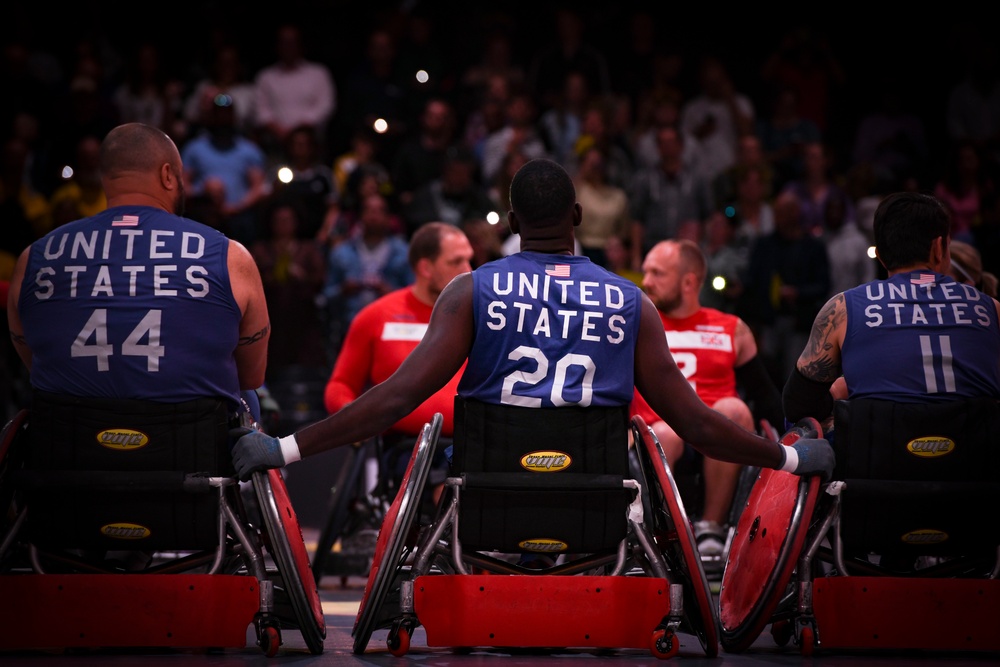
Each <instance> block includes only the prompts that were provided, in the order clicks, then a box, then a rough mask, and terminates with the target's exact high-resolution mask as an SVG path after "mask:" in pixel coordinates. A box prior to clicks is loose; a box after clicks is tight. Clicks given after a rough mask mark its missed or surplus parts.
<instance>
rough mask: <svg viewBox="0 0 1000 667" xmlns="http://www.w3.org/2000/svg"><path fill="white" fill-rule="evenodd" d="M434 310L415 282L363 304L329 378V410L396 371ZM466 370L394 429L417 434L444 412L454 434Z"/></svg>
mask: <svg viewBox="0 0 1000 667" xmlns="http://www.w3.org/2000/svg"><path fill="white" fill-rule="evenodd" d="M431 310H432V308H431V306H428V305H427V304H425V303H422V302H421V301H419V300H418V299H417V297H415V296H414V295H413V289H412V288H411V287H404V288H402V289H398V290H396V291H394V292H390V293H389V294H386V295H385V296H383V297H381V298H379V299H377V300H375V301H373V302H372V303H370V304H368V305H367V306H365V307H364V308H362V309H361V311H359V312H358V314H357V315H356V316H355V317H354V319H353V320H351V326H350V327H349V328H348V330H347V335H346V336H345V338H344V343H343V345H342V346H341V349H340V353H339V354H338V355H337V362H336V364H334V367H333V373H332V374H331V375H330V379H329V381H328V382H327V383H326V391H325V392H324V394H323V402H324V404H325V405H326V409H327V411H328V412H330V413H334V412H337V411H338V410H340V409H341V408H343V407H344V406H345V405H347V404H348V403H350V402H351V401H353V400H354V399H356V398H357V397H358V396H360V395H361V394H362V393H363V392H364V391H365V390H367V389H369V388H370V387H372V386H374V385H376V384H379V383H380V382H382V381H384V380H385V379H387V378H388V377H389V376H390V375H392V374H393V373H394V372H395V371H396V369H397V368H399V365H400V364H402V363H403V360H404V359H405V358H406V357H407V356H408V355H409V354H410V352H412V351H413V348H415V347H416V346H417V343H419V342H420V339H421V338H423V336H424V332H425V331H427V323H428V322H430V320H431ZM464 370H465V365H464V364H463V365H462V368H460V369H459V371H458V373H456V374H455V377H453V378H452V379H451V380H449V381H448V383H447V384H446V385H445V386H443V387H442V388H441V389H440V390H439V391H437V392H436V393H435V394H434V395H433V396H431V397H430V398H428V399H427V400H426V401H424V402H423V403H421V404H420V406H419V407H417V409H416V410H414V411H413V412H411V413H410V414H409V415H407V416H406V417H403V418H402V419H401V420H399V421H398V422H396V424H395V425H393V427H392V428H391V429H389V430H390V431H391V432H393V433H399V434H402V435H411V436H414V437H415V436H417V435H418V434H419V433H420V429H421V428H423V426H424V424H425V423H427V422H429V421H431V418H432V417H433V416H434V413H436V412H440V413H441V416H442V417H444V422H443V423H442V425H441V436H442V437H446V438H450V437H452V433H453V431H454V428H455V420H454V400H455V394H456V393H458V381H459V379H460V378H461V376H462V372H463V371H464Z"/></svg>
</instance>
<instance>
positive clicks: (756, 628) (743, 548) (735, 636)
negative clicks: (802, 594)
mask: <svg viewBox="0 0 1000 667" xmlns="http://www.w3.org/2000/svg"><path fill="white" fill-rule="evenodd" d="M803 437H822V430H821V429H820V427H819V424H818V422H816V421H815V420H808V423H807V424H803V423H802V422H800V424H799V425H796V426H795V427H793V428H792V429H790V430H789V431H788V432H787V433H786V434H785V435H784V436H783V437H782V439H781V443H782V444H784V445H791V444H792V443H794V442H795V441H796V440H798V439H799V438H803ZM819 487H820V478H819V476H816V475H813V476H811V477H808V478H804V477H799V476H797V475H794V474H792V473H788V472H782V471H780V470H773V469H770V468H763V469H761V471H760V474H759V475H758V477H757V479H756V481H755V483H754V485H753V488H752V489H751V491H750V496H749V498H748V499H747V503H746V508H745V509H744V510H743V512H742V514H741V515H740V520H739V523H738V524H737V527H736V532H735V533H734V535H733V539H732V544H731V546H730V550H729V556H728V558H727V560H726V568H725V571H724V572H723V575H722V588H721V589H720V591H719V620H720V623H721V642H722V648H723V649H725V650H726V651H727V652H730V653H740V652H742V651H745V650H746V649H747V648H749V646H750V645H751V644H753V642H754V641H755V640H756V639H757V637H758V636H759V635H760V633H761V632H762V631H763V630H764V627H765V626H766V625H767V624H768V623H769V622H771V620H772V616H773V615H774V613H775V610H776V609H777V607H778V604H779V602H780V600H781V598H782V596H783V595H784V593H785V591H786V589H787V588H788V585H789V582H790V581H791V577H792V572H793V571H794V569H795V567H796V565H797V560H798V554H799V553H800V552H801V551H802V547H803V544H804V542H805V539H806V535H807V533H808V529H809V521H810V519H811V517H812V515H813V512H814V510H815V507H816V502H817V498H818V496H819Z"/></svg>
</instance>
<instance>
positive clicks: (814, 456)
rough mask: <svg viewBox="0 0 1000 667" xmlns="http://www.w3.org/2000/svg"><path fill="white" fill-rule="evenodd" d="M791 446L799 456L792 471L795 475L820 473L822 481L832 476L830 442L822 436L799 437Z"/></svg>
mask: <svg viewBox="0 0 1000 667" xmlns="http://www.w3.org/2000/svg"><path fill="white" fill-rule="evenodd" d="M791 448H792V449H794V450H795V453H796V454H797V455H798V457H799V462H798V465H796V466H795V469H794V470H793V471H792V472H793V473H795V474H796V475H803V476H805V475H815V474H819V475H822V479H823V481H824V482H828V481H830V479H831V478H832V477H833V466H834V463H835V457H834V455H833V447H831V446H830V442H829V441H827V440H825V439H823V438H799V439H798V440H796V441H795V442H794V443H792V445H791Z"/></svg>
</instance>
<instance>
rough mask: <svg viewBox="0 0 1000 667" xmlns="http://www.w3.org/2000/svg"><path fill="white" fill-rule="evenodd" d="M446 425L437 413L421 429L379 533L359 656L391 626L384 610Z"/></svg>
mask: <svg viewBox="0 0 1000 667" xmlns="http://www.w3.org/2000/svg"><path fill="white" fill-rule="evenodd" d="M443 421H444V419H443V417H442V416H441V414H440V413H436V414H435V415H434V417H433V419H432V420H431V421H430V422H429V423H427V424H424V427H423V429H421V431H420V435H419V437H418V438H417V442H416V444H415V445H414V448H413V455H412V456H411V457H410V462H409V464H408V465H407V467H406V472H405V473H404V474H403V479H402V481H401V482H400V485H399V491H397V493H396V497H395V498H394V499H393V501H392V505H390V506H389V510H388V512H386V515H385V519H384V520H383V521H382V527H381V528H380V529H379V533H378V541H377V542H376V543H375V556H374V558H373V559H372V566H371V571H370V572H369V574H368V581H367V583H366V584H365V590H364V593H363V594H362V596H361V604H360V606H359V607H358V615H357V617H356V618H355V619H354V629H353V630H352V631H351V635H352V636H353V637H354V653H356V654H361V653H364V652H365V648H366V647H367V646H368V640H369V639H371V636H372V633H373V632H374V631H375V630H376V629H378V628H381V627H389V626H390V625H391V624H392V623H391V622H392V616H393V614H392V613H386V610H384V609H383V607H384V606H385V602H386V598H387V597H388V594H389V592H390V590H392V588H393V584H394V583H396V584H397V585H398V583H399V582H398V581H397V580H398V578H399V577H400V576H402V572H403V569H404V568H405V567H406V559H405V557H404V555H403V551H404V549H405V547H406V545H407V540H408V539H409V537H410V530H411V527H412V525H413V521H414V519H415V518H416V517H417V515H418V513H419V511H420V497H421V494H422V493H423V490H424V485H425V484H426V483H427V476H428V474H429V473H430V469H431V463H432V462H433V459H434V450H435V449H436V448H437V442H438V438H439V437H440V435H441V423H442V422H443Z"/></svg>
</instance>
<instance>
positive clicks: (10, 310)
mask: <svg viewBox="0 0 1000 667" xmlns="http://www.w3.org/2000/svg"><path fill="white" fill-rule="evenodd" d="M30 252H31V248H25V249H24V252H22V253H21V256H20V257H18V258H17V264H15V265H14V273H13V275H11V278H10V288H9V292H8V293H7V326H8V328H9V329H10V339H11V342H13V343H14V349H15V350H17V356H19V357H21V361H23V362H24V365H25V366H26V367H27V369H28V370H29V371H30V370H31V348H29V347H28V341H26V340H25V338H24V328H23V327H22V326H21V314H20V313H19V312H18V310H17V304H18V301H19V299H20V296H21V283H23V282H24V270H25V267H26V266H27V265H28V254H29V253H30Z"/></svg>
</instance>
